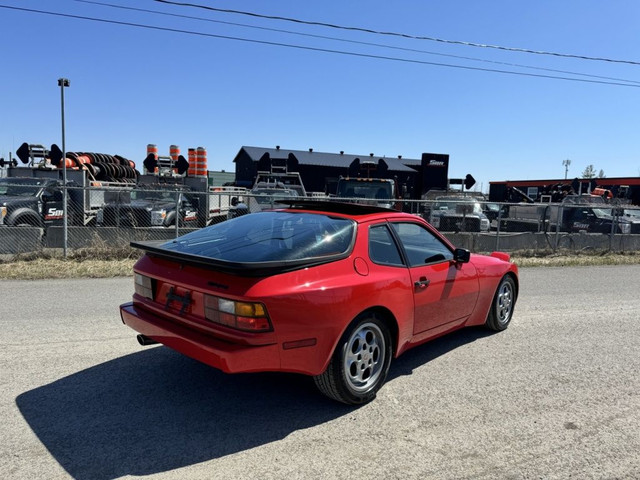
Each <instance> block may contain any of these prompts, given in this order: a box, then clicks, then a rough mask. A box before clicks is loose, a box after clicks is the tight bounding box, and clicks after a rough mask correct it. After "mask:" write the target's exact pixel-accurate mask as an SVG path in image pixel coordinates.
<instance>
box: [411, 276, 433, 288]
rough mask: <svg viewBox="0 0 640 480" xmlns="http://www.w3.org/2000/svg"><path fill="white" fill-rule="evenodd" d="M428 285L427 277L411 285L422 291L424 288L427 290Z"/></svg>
mask: <svg viewBox="0 0 640 480" xmlns="http://www.w3.org/2000/svg"><path fill="white" fill-rule="evenodd" d="M429 283H430V281H429V279H428V278H427V277H420V280H418V281H417V282H415V283H414V284H413V285H414V286H415V287H416V288H419V289H421V290H424V289H425V288H427V287H428V286H429Z"/></svg>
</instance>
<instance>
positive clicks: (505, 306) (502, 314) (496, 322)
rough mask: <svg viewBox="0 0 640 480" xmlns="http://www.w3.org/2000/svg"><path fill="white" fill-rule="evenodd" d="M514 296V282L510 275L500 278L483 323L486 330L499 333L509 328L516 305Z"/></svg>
mask: <svg viewBox="0 0 640 480" xmlns="http://www.w3.org/2000/svg"><path fill="white" fill-rule="evenodd" d="M516 296H517V290H516V282H515V280H514V279H513V277H512V276H511V275H506V276H504V277H502V280H500V284H499V285H498V289H497V290H496V293H495V295H494V297H493V302H492V303H491V309H490V310H489V315H488V316H487V321H486V322H485V325H486V326H487V328H489V329H491V330H495V331H497V332H499V331H501V330H504V329H505V328H507V327H508V326H509V323H510V322H511V318H512V317H513V309H514V307H515V305H516Z"/></svg>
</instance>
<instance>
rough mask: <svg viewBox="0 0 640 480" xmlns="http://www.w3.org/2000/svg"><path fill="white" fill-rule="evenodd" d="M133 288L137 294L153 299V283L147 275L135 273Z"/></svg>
mask: <svg viewBox="0 0 640 480" xmlns="http://www.w3.org/2000/svg"><path fill="white" fill-rule="evenodd" d="M135 289H136V293H137V294H138V295H140V296H142V297H145V298H149V299H151V300H153V283H152V281H151V279H150V278H149V277H145V276H144V275H140V274H139V273H136V274H135Z"/></svg>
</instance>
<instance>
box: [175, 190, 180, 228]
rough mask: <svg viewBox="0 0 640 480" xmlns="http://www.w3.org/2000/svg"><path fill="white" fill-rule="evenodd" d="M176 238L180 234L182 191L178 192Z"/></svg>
mask: <svg viewBox="0 0 640 480" xmlns="http://www.w3.org/2000/svg"><path fill="white" fill-rule="evenodd" d="M175 222H176V238H178V237H179V236H180V192H176V220H175Z"/></svg>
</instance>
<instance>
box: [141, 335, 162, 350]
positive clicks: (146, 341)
mask: <svg viewBox="0 0 640 480" xmlns="http://www.w3.org/2000/svg"><path fill="white" fill-rule="evenodd" d="M136 339H137V340H138V343H139V344H140V345H142V346H143V347H146V346H147V345H155V344H157V343H158V342H156V341H155V340H154V339H153V338H150V337H147V336H146V335H142V334H139V335H137V336H136Z"/></svg>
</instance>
